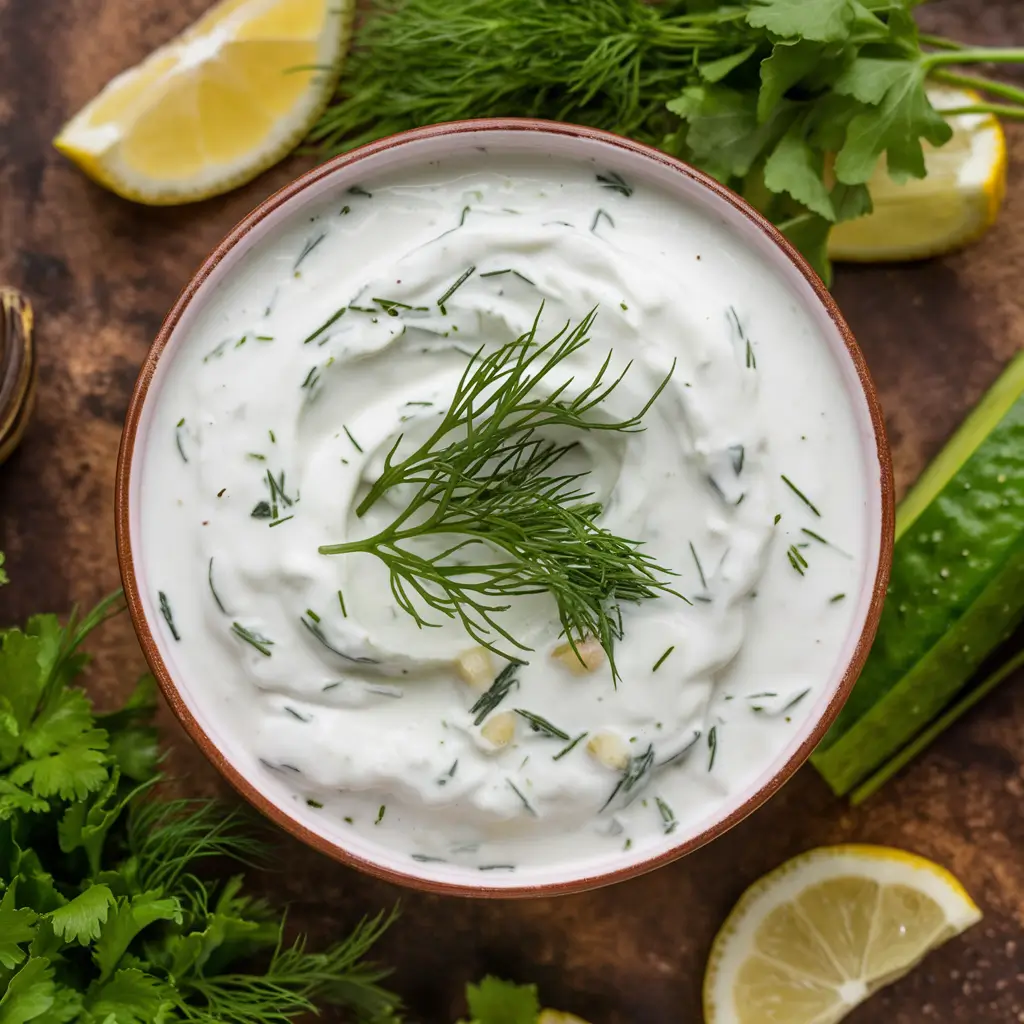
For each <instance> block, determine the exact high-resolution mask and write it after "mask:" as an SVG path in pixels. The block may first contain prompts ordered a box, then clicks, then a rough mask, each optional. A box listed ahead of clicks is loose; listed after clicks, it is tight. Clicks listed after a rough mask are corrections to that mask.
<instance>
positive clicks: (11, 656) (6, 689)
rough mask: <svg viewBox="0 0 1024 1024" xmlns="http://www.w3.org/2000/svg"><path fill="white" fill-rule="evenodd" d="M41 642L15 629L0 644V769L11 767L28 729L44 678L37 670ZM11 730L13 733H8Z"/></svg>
mask: <svg viewBox="0 0 1024 1024" xmlns="http://www.w3.org/2000/svg"><path fill="white" fill-rule="evenodd" d="M41 651H42V642H41V641H40V640H39V638H38V637H33V636H27V635H26V634H25V633H22V632H21V630H19V629H12V630H10V631H9V632H7V633H5V634H4V636H3V639H2V641H0V696H2V697H3V698H4V711H5V712H6V715H5V725H4V729H3V730H2V731H0V768H4V767H7V766H8V765H10V764H12V763H13V762H14V760H15V759H16V758H17V756H18V752H19V751H20V749H21V740H20V738H19V737H20V734H21V733H22V732H24V730H25V729H26V728H28V725H29V722H31V721H32V716H33V715H34V714H35V710H36V706H37V705H38V703H39V698H40V696H41V695H42V692H43V685H44V684H45V682H46V679H45V677H44V676H43V674H42V672H41V671H40V668H39V658H40V653H41ZM12 728H13V729H15V730H16V731H15V732H13V733H12Z"/></svg>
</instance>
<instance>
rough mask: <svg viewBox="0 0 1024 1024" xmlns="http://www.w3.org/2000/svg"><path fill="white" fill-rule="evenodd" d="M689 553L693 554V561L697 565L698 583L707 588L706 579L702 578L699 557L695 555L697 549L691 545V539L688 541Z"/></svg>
mask: <svg viewBox="0 0 1024 1024" xmlns="http://www.w3.org/2000/svg"><path fill="white" fill-rule="evenodd" d="M690 554H691V555H693V561H694V563H695V564H696V566H697V574H698V575H699V576H700V585H701V586H702V587H703V588H704V589H705V590H707V589H708V581H707V580H706V579H705V578H704V569H703V567H702V566H701V564H700V559H699V558H698V557H697V549H696V548H695V547H694V546H693V541H692V540H691V541H690Z"/></svg>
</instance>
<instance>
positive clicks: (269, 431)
mask: <svg viewBox="0 0 1024 1024" xmlns="http://www.w3.org/2000/svg"><path fill="white" fill-rule="evenodd" d="M267 433H268V434H269V435H270V443H271V444H277V438H276V437H274V432H273V431H272V430H268V431H267Z"/></svg>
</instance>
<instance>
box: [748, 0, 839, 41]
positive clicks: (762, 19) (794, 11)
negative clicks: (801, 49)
mask: <svg viewBox="0 0 1024 1024" xmlns="http://www.w3.org/2000/svg"><path fill="white" fill-rule="evenodd" d="M854 20H855V11H854V6H853V4H852V3H851V2H850V0H754V3H753V6H752V7H751V8H750V10H749V11H748V12H747V24H748V25H750V26H751V27H752V28H764V29H767V30H768V31H769V32H771V33H773V34H774V35H777V36H782V37H783V38H803V39H812V40H815V41H817V42H821V43H828V42H834V41H837V40H842V39H846V38H847V36H849V34H850V29H851V28H853V24H854Z"/></svg>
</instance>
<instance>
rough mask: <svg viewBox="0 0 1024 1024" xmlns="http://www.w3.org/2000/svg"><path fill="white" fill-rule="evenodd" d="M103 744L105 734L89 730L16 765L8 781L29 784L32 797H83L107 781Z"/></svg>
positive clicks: (21, 784)
mask: <svg viewBox="0 0 1024 1024" xmlns="http://www.w3.org/2000/svg"><path fill="white" fill-rule="evenodd" d="M106 745H107V734H106V733H105V732H103V731H102V730H101V729H96V730H93V732H91V733H87V734H86V735H85V736H84V737H83V738H82V739H81V740H80V741H79V742H76V743H74V744H72V745H71V746H69V747H65V748H64V749H63V750H62V751H60V753H57V754H50V755H49V756H47V757H41V758H37V759H36V760H33V761H26V762H25V763H24V764H20V765H18V767H17V768H15V769H14V771H12V772H11V781H12V782H13V783H15V784H16V785H19V786H24V785H27V784H29V783H31V785H32V792H33V793H35V794H36V796H42V797H48V796H59V797H60V798H61V799H62V800H84V799H85V797H87V796H88V795H89V794H90V793H91V792H93V791H94V790H97V789H99V788H100V786H102V785H103V783H104V782H106V781H107V774H108V773H107V767H106V762H107V758H106V755H105V754H104V753H103V749H104V748H105V747H106Z"/></svg>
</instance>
